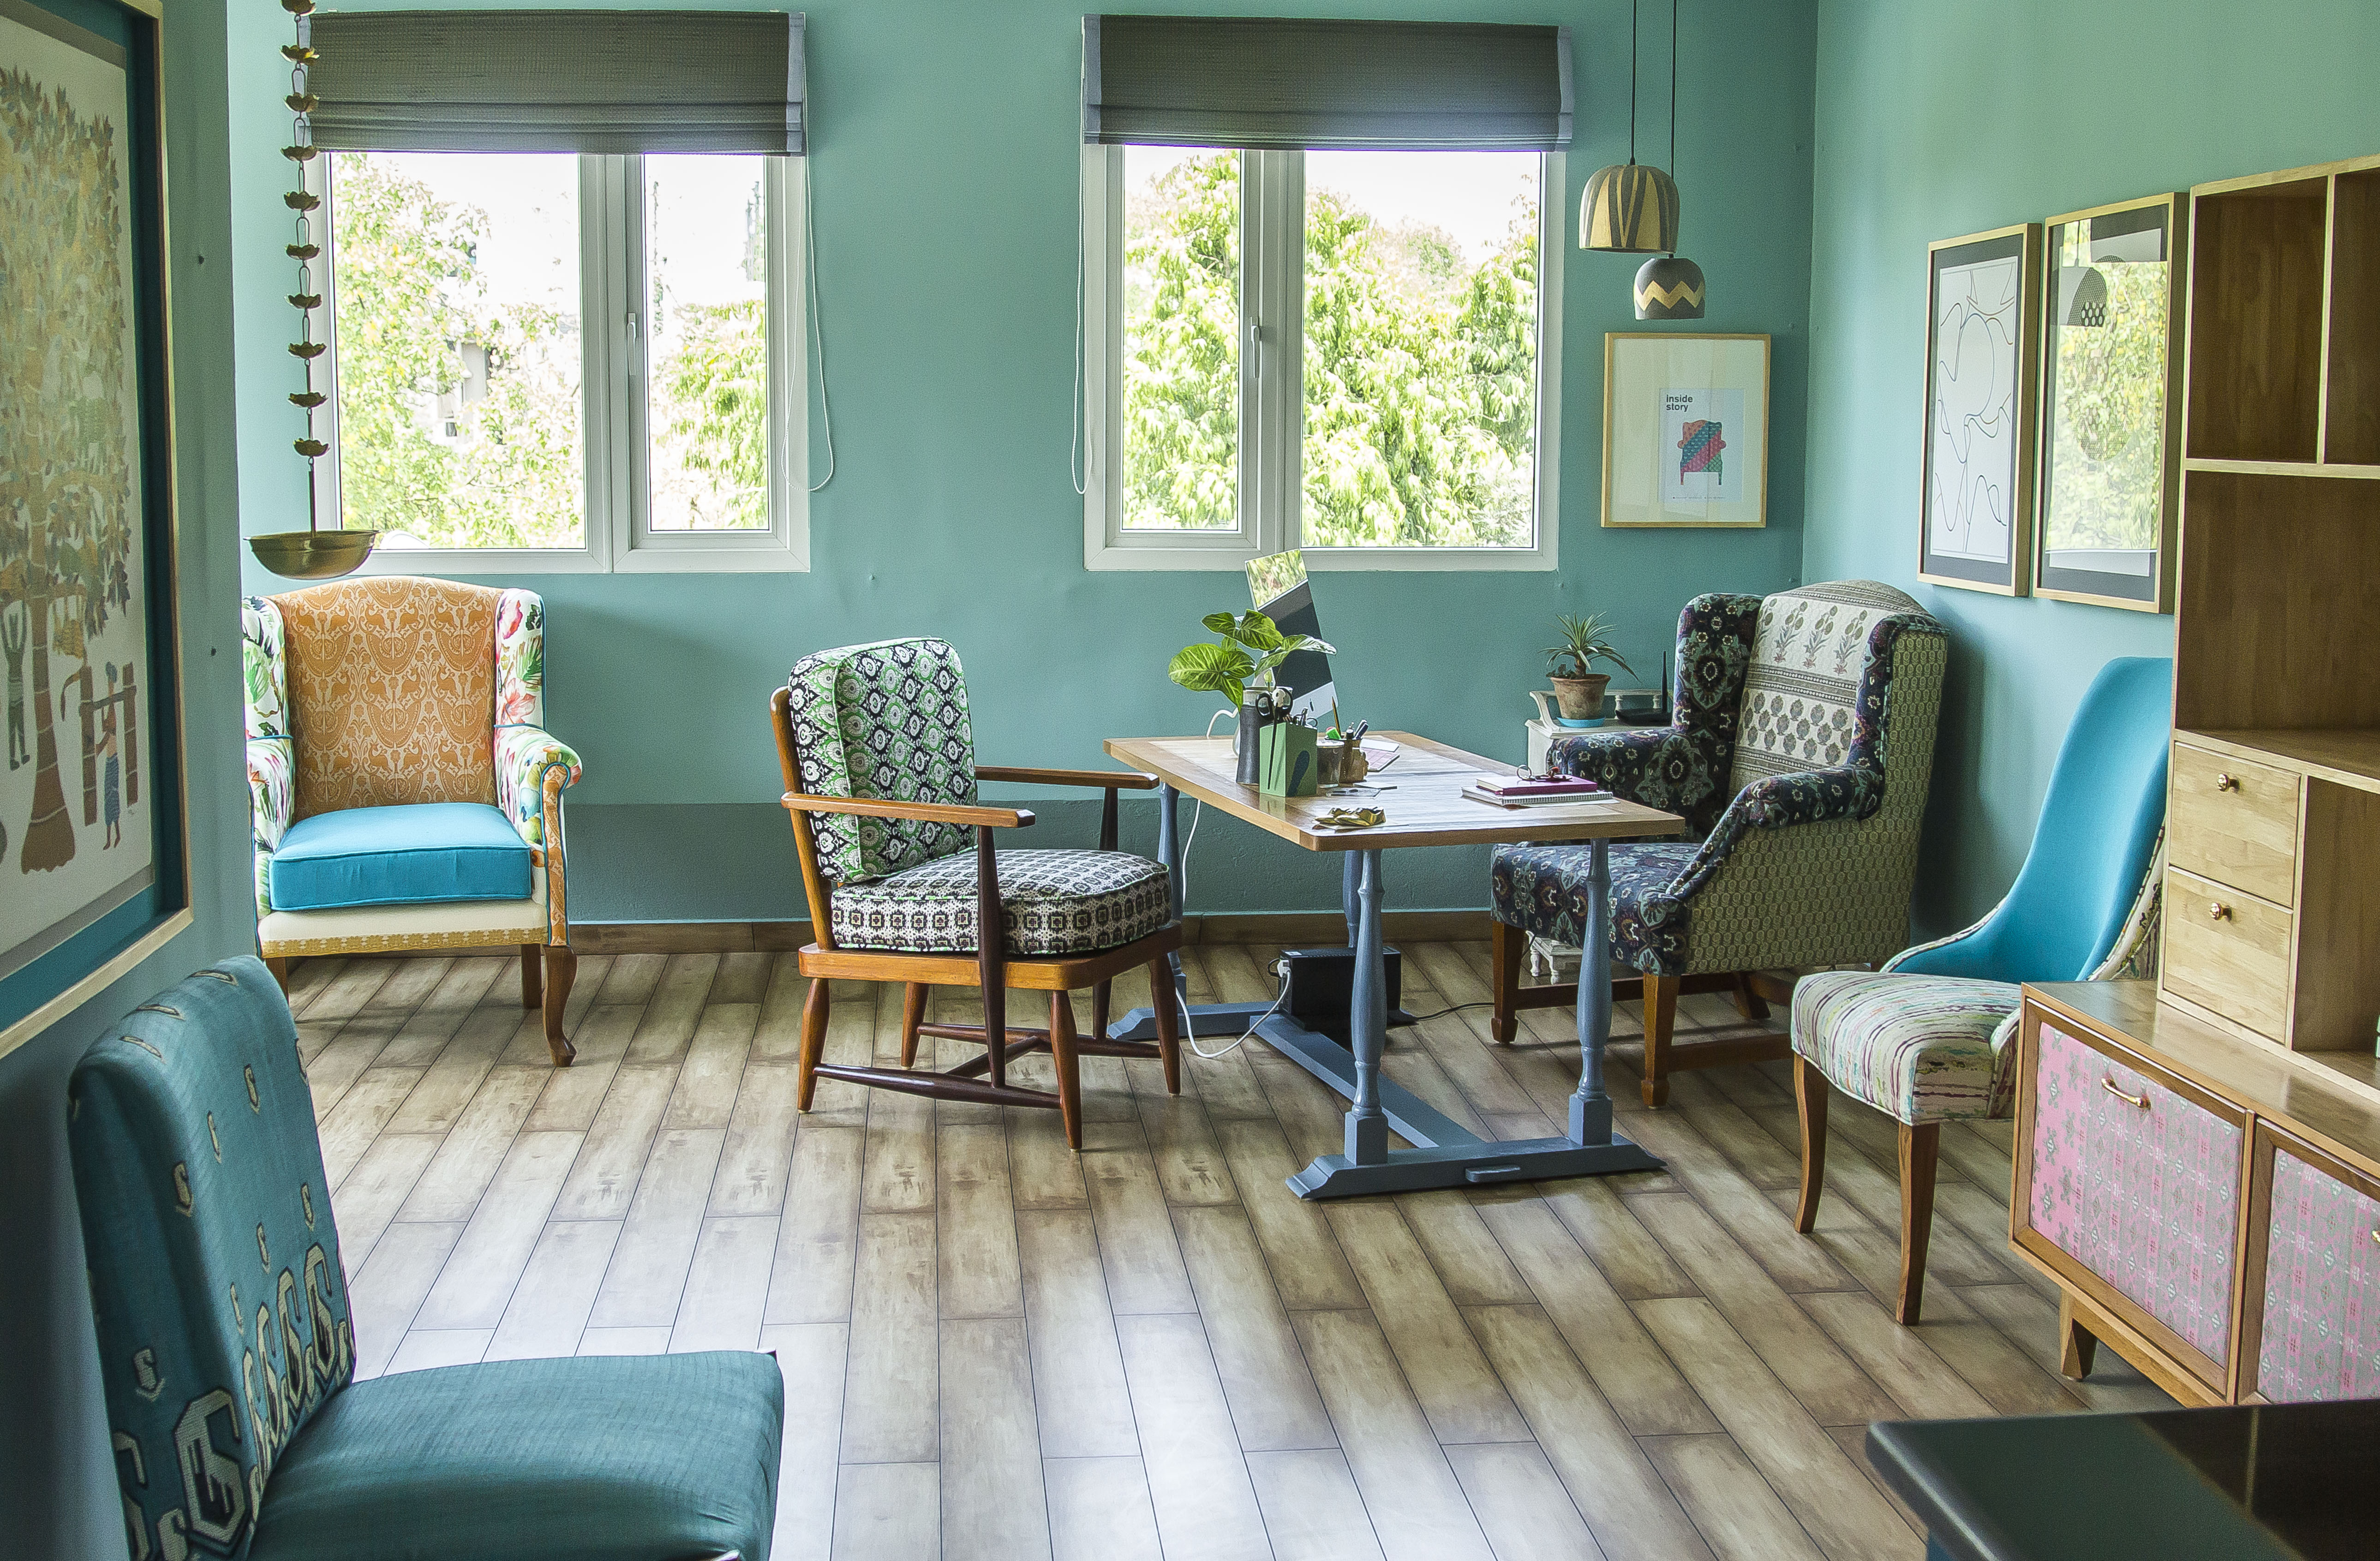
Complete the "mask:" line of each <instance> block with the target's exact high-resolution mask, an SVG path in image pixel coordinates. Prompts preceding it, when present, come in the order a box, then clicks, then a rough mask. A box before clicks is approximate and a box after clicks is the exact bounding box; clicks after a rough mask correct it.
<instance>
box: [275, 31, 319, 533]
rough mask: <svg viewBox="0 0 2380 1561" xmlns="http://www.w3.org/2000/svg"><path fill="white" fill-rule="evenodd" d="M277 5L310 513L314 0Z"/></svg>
mask: <svg viewBox="0 0 2380 1561" xmlns="http://www.w3.org/2000/svg"><path fill="white" fill-rule="evenodd" d="M281 8H282V9H283V10H285V11H287V12H288V13H289V16H290V18H291V20H292V21H293V22H294V23H295V25H296V30H297V37H296V41H295V42H290V43H285V44H283V45H282V48H281V57H282V58H284V59H285V60H287V61H288V62H289V95H288V96H287V97H286V98H285V99H283V100H282V101H283V102H285V103H287V104H288V105H289V113H290V116H291V129H290V137H289V142H290V144H289V145H287V146H285V147H283V148H282V149H281V155H282V156H284V157H285V158H287V159H288V160H289V162H290V164H291V166H292V167H293V168H294V169H295V170H296V171H297V188H296V189H293V190H291V191H290V192H289V193H288V194H286V195H285V196H283V197H282V198H281V200H282V202H283V204H285V205H286V206H287V207H288V208H289V210H290V211H291V212H293V213H295V214H296V218H297V223H296V228H297V231H296V234H295V236H294V242H292V243H291V244H290V245H289V246H288V254H289V258H290V259H291V260H296V261H297V291H296V292H295V293H292V294H290V295H289V307H290V308H292V309H296V310H297V325H298V332H297V334H298V339H297V341H294V342H292V343H290V344H289V354H290V356H291V357H295V358H297V360H298V362H299V363H300V364H301V365H303V367H304V369H305V372H306V388H305V389H304V390H302V391H299V392H297V393H293V394H292V395H291V396H290V397H289V401H290V404H291V405H294V406H296V407H297V408H298V409H299V410H300V411H301V412H303V413H304V414H305V417H306V435H305V437H304V438H302V439H299V440H297V441H295V442H294V448H295V449H296V450H297V454H300V455H303V456H305V457H306V476H307V484H306V493H307V507H308V509H309V511H311V510H312V508H313V502H314V499H313V492H314V484H313V480H312V479H313V475H314V462H315V461H316V460H318V459H319V458H321V457H322V456H323V455H325V454H329V453H330V448H331V447H330V446H329V445H328V444H326V443H324V442H322V441H321V440H319V439H317V438H315V437H314V409H315V408H316V407H318V406H320V405H322V403H323V402H324V401H326V400H328V399H329V397H328V396H326V395H324V394H323V393H322V392H321V391H318V390H316V389H315V388H314V362H315V360H316V359H317V358H319V357H322V354H323V353H324V352H325V351H327V350H328V347H329V344H328V343H327V342H320V341H316V340H315V339H314V311H315V310H316V309H320V308H322V292H321V291H320V290H319V289H318V288H317V287H316V286H315V284H314V262H315V261H316V260H319V259H321V258H322V245H320V244H319V243H317V242H315V238H314V212H316V210H317V209H318V208H320V207H321V206H322V197H321V196H319V195H316V194H314V193H313V192H312V191H310V190H309V189H308V188H306V182H307V181H306V173H307V168H308V165H309V164H310V163H312V162H313V161H314V159H315V158H316V157H317V156H318V155H320V149H319V148H317V147H316V146H315V145H314V127H313V119H312V115H313V112H314V108H315V98H314V95H313V93H311V92H310V91H307V73H308V71H309V69H310V67H312V65H313V63H314V59H315V54H314V49H313V37H312V34H313V24H312V22H311V20H310V18H311V16H312V14H313V10H314V0H281Z"/></svg>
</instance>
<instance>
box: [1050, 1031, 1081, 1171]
mask: <svg viewBox="0 0 2380 1561" xmlns="http://www.w3.org/2000/svg"><path fill="white" fill-rule="evenodd" d="M1050 1064H1051V1066H1052V1067H1053V1068H1054V1069H1055V1070H1056V1071H1057V1074H1058V1115H1059V1116H1061V1117H1062V1118H1063V1119H1065V1123H1066V1144H1067V1147H1069V1148H1072V1149H1080V1148H1081V1147H1082V1146H1083V1069H1082V1062H1081V1060H1080V1059H1079V1058H1077V1056H1076V1055H1075V998H1074V994H1072V993H1070V992H1052V993H1050Z"/></svg>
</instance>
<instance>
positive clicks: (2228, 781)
mask: <svg viewBox="0 0 2380 1561" xmlns="http://www.w3.org/2000/svg"><path fill="white" fill-rule="evenodd" d="M2215 789H2216V791H2218V792H2236V791H2238V790H2239V789H2240V778H2239V777H2238V776H2236V775H2228V774H2225V775H2217V776H2216V778H2215Z"/></svg>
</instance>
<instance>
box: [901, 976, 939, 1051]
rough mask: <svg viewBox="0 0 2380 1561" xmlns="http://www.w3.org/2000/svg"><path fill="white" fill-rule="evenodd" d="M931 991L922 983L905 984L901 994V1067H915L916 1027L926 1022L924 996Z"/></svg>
mask: <svg viewBox="0 0 2380 1561" xmlns="http://www.w3.org/2000/svg"><path fill="white" fill-rule="evenodd" d="M930 990H932V988H930V987H929V986H927V985H926V984H925V983H924V982H922V981H912V982H909V983H907V984H906V986H905V988H904V989H903V991H902V993H901V1066H902V1067H904V1068H914V1067H916V1066H917V1026H918V1025H920V1024H923V1023H925V1022H926V994H927V993H928V992H929V991H930Z"/></svg>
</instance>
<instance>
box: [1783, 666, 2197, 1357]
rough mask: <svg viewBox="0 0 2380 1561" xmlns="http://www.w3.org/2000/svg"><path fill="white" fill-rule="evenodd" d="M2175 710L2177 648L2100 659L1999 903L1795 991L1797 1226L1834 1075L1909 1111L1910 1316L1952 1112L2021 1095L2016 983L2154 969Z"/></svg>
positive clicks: (2002, 1106) (1904, 1216) (1808, 1204)
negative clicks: (2157, 655) (2165, 653)
mask: <svg viewBox="0 0 2380 1561" xmlns="http://www.w3.org/2000/svg"><path fill="white" fill-rule="evenodd" d="M2172 712H2173V663H2172V662H2171V661H2168V660H2162V659H2148V658H2143V657H2127V658H2123V659H2117V660H2113V661H2110V662H2108V663H2107V665H2106V666H2105V667H2103V668H2101V669H2100V671H2099V675H2098V676H2097V677H2095V678H2094V679H2093V680H2092V682H2091V686H2090V688H2089V689H2088V690H2086V691H2085V692H2084V693H2083V703H2082V706H2081V708H2078V709H2076V711H2075V712H2074V720H2073V722H2072V724H2071V725H2070V726H2069V727H2068V728H2067V731H2066V741H2065V742H2064V743H2063V744H2061V745H2060V746H2059V748H2058V765H2057V768H2055V769H2053V770H2052V771H2051V772H2050V777H2049V794H2048V795H2047V796H2046V798H2044V799H2043V801H2042V805H2041V820H2040V822H2039V823H2038V824H2036V825H2035V826H2034V833H2033V848H2032V850H2030V851H2029V852H2027V853H2026V854H2025V859H2024V866H2023V867H2022V869H2021V870H2019V872H2018V873H2017V877H2016V882H2015V883H2014V884H2013V885H2011V886H2010V889H2009V891H2008V897H2007V898H2006V899H2004V900H2002V901H2001V902H1999V904H1998V905H1997V906H1995V907H1993V909H1992V913H1991V914H1989V915H1987V916H1985V918H1984V919H1983V920H1982V921H1979V922H1977V923H1976V924H1975V925H1974V926H1971V927H1969V928H1967V929H1966V930H1965V931H1964V932H1961V933H1955V934H1953V935H1952V936H1950V937H1949V938H1942V939H1939V940H1938V941H1937V942H1933V943H1925V944H1920V945H1919V946H1918V947H1916V948H1914V949H1910V950H1904V951H1903V952H1901V953H1899V954H1896V955H1894V956H1893V957H1892V958H1891V959H1890V960H1888V961H1887V962H1885V964H1884V966H1883V968H1882V969H1881V970H1877V971H1874V972H1869V971H1830V972H1828V973H1826V974H1820V975H1813V976H1808V977H1805V978H1804V979H1803V981H1802V982H1801V983H1800V985H1798V986H1795V987H1794V989H1793V1094H1794V1098H1795V1099H1796V1101H1797V1102H1798V1103H1799V1105H1800V1107H1801V1115H1802V1201H1801V1206H1800V1208H1799V1209H1798V1211H1797V1212H1796V1214H1795V1216H1794V1228H1796V1229H1798V1230H1801V1231H1803V1232H1804V1233H1805V1234H1806V1233H1807V1232H1808V1231H1809V1229H1810V1228H1811V1227H1812V1225H1813V1224H1814V1223H1815V1221H1816V1219H1817V1215H1818V1191H1819V1185H1820V1182H1821V1181H1822V1180H1823V1179H1824V1177H1825V1174H1826V1164H1827V1102H1828V1094H1827V1088H1828V1085H1829V1084H1831V1085H1833V1086H1834V1087H1835V1088H1836V1089H1839V1090H1841V1091H1842V1092H1843V1093H1844V1094H1845V1095H1852V1096H1854V1097H1856V1098H1858V1099H1861V1100H1864V1101H1865V1102H1867V1104H1869V1105H1870V1106H1873V1107H1876V1109H1878V1110H1880V1111H1885V1112H1888V1113H1889V1114H1890V1115H1891V1116H1892V1117H1893V1118H1894V1119H1895V1120H1897V1121H1898V1122H1899V1123H1900V1209H1901V1216H1900V1228H1901V1240H1900V1299H1899V1301H1898V1304H1897V1305H1896V1307H1895V1309H1894V1315H1895V1316H1897V1317H1898V1318H1899V1319H1900V1321H1901V1322H1902V1323H1914V1322H1916V1321H1917V1313H1918V1307H1919V1304H1920V1302H1921V1301H1922V1300H1923V1298H1924V1294H1925V1246H1926V1238H1927V1236H1928V1234H1929V1233H1930V1231H1931V1229H1932V1227H1933V1219H1934V1158H1935V1154H1936V1152H1937V1148H1938V1146H1939V1144H1940V1141H1941V1133H1942V1124H1943V1123H1944V1122H1946V1121H1954V1120H1957V1119H1961V1118H1978V1117H2004V1116H2006V1115H2008V1113H2009V1110H2010V1106H2011V1105H2012V1103H2013V1099H2014V1095H2015V1092H2016V1079H2015V1076H2014V1070H2015V1062H2016V1048H2015V1047H2013V1046H2012V1045H2010V1041H2011V1039H2012V1038H2013V1036H2014V1035H2015V1033H2016V1025H2017V1010H2018V1007H2019V1005H2020V1003H2021V1001H2022V992H2021V988H2022V985H2023V983H2025V982H2028V981H2106V980H2112V979H2115V978H2117V977H2119V976H2128V975H2148V974H2154V973H2155V968H2156V947H2157V891H2158V885H2159V880H2160V877H2161V875H2160V873H2159V871H2158V868H2159V858H2160V856H2161V855H2162V846H2163V842H2164V837H2165V801H2166V760H2167V756H2168V752H2169V750H2170V747H2171V744H2172V737H2173V732H2172Z"/></svg>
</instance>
